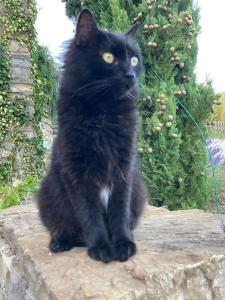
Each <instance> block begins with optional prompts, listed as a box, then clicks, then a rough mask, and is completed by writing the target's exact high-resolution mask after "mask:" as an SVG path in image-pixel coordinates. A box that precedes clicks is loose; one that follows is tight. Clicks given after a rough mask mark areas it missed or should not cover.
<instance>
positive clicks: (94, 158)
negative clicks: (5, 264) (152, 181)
mask: <svg viewBox="0 0 225 300" xmlns="http://www.w3.org/2000/svg"><path fill="white" fill-rule="evenodd" d="M137 27H138V24H135V25H134V26H133V27H132V28H131V29H130V30H129V31H128V32H127V33H126V34H118V33H117V34H116V33H111V32H107V31H104V30H99V29H98V28H97V25H96V22H95V20H94V18H93V16H92V15H91V13H90V12H89V11H88V10H87V9H85V10H83V11H82V12H81V15H80V17H79V20H78V24H77V32H76V37H75V39H74V40H73V41H72V42H71V45H70V48H69V51H68V53H67V55H66V57H65V65H64V73H63V79H62V83H61V89H60V97H59V101H58V122H59V131H58V136H57V138H56V141H55V143H54V147H53V156H52V162H51V166H50V170H49V172H48V174H47V176H46V177H45V178H44V180H43V182H42V184H41V187H40V189H39V192H38V204H39V210H40V216H41V219H42V221H43V223H44V225H45V226H46V227H47V229H48V230H49V231H50V235H51V241H50V244H49V248H50V250H51V251H52V252H58V251H65V250H70V249H71V248H72V247H76V246H77V247H79V246H87V247H88V254H89V255H90V257H92V258H94V259H96V260H101V261H103V262H109V261H111V260H119V261H125V260H127V259H128V258H129V257H130V256H132V255H134V254H135V252H136V246H135V243H134V242H133V237H132V230H133V229H134V227H135V226H136V224H137V221H138V219H139V217H140V215H141V213H142V211H143V207H144V204H145V201H146V198H147V193H146V188H145V185H144V183H143V181H142V179H141V177H140V175H139V172H138V170H137V166H136V158H135V157H136V151H135V143H136V126H137V118H138V114H137V101H136V97H137V94H138V77H139V75H140V73H141V57H140V53H139V50H138V48H137V45H136V42H135V41H134V35H135V33H136V31H137ZM105 52H110V53H112V54H113V55H114V57H115V61H114V63H112V64H109V63H106V62H105V61H104V60H103V58H102V54H103V53H105ZM134 56H135V57H137V58H138V59H139V63H138V65H137V66H135V67H132V65H131V57H134ZM107 200H108V203H107Z"/></svg>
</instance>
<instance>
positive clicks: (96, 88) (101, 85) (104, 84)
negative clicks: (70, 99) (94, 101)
mask: <svg viewBox="0 0 225 300" xmlns="http://www.w3.org/2000/svg"><path fill="white" fill-rule="evenodd" d="M111 83H112V82H111V80H109V79H101V80H95V81H92V82H89V83H87V84H85V85H83V86H81V87H80V88H79V89H77V90H76V91H75V93H74V96H87V95H94V94H98V93H99V92H101V91H103V90H105V89H107V88H109V87H110V86H111Z"/></svg>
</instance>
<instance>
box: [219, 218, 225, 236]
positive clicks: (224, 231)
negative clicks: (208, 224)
mask: <svg viewBox="0 0 225 300" xmlns="http://www.w3.org/2000/svg"><path fill="white" fill-rule="evenodd" d="M220 228H221V229H222V231H223V233H224V234H225V222H224V220H223V219H222V220H221V223H220ZM224 240H225V237H224Z"/></svg>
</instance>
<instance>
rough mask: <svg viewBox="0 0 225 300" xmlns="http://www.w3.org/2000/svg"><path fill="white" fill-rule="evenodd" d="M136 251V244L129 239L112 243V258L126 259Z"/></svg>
mask: <svg viewBox="0 0 225 300" xmlns="http://www.w3.org/2000/svg"><path fill="white" fill-rule="evenodd" d="M135 253H136V245H135V243H134V242H132V241H130V240H120V241H118V242H116V243H115V245H114V259H115V260H119V261H126V260H128V258H129V257H131V256H133V255H134V254H135Z"/></svg>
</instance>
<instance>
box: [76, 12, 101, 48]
mask: <svg viewBox="0 0 225 300" xmlns="http://www.w3.org/2000/svg"><path fill="white" fill-rule="evenodd" d="M97 33H98V28H97V24H96V21H95V18H94V17H93V15H92V13H91V12H90V11H89V9H87V8H84V9H83V10H82V12H81V13H80V15H79V18H78V21H77V28H76V36H75V43H76V45H79V46H91V45H93V44H95V41H96V36H97Z"/></svg>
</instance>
